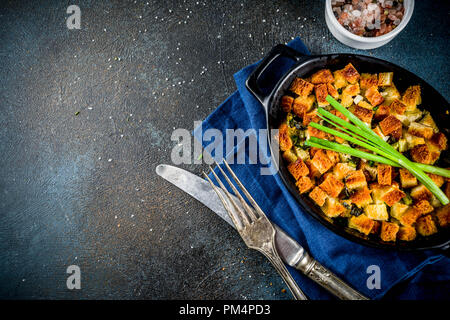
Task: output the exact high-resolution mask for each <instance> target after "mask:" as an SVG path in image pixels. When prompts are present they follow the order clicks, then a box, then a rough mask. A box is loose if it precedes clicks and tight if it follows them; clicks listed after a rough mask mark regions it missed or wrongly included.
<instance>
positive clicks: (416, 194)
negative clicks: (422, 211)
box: [411, 184, 433, 201]
mask: <svg viewBox="0 0 450 320" xmlns="http://www.w3.org/2000/svg"><path fill="white" fill-rule="evenodd" d="M432 195H433V194H432V193H431V191H430V190H428V189H427V187H425V186H424V185H423V184H420V185H418V186H417V187H414V188H412V190H411V198H413V199H414V200H415V201H420V200H428V201H430V200H431V196H432Z"/></svg>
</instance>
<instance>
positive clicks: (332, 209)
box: [322, 197, 345, 218]
mask: <svg viewBox="0 0 450 320" xmlns="http://www.w3.org/2000/svg"><path fill="white" fill-rule="evenodd" d="M322 210H323V212H324V213H325V214H326V215H327V216H328V217H330V218H335V217H338V216H340V215H341V213H343V212H344V211H345V207H344V206H343V205H342V204H341V203H340V202H339V201H338V200H336V199H335V198H330V197H328V198H327V199H326V200H325V204H324V205H323V207H322Z"/></svg>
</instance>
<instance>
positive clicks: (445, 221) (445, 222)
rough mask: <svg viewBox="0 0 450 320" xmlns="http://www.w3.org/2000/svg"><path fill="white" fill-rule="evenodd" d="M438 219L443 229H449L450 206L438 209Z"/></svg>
mask: <svg viewBox="0 0 450 320" xmlns="http://www.w3.org/2000/svg"><path fill="white" fill-rule="evenodd" d="M436 218H437V220H438V223H439V225H440V226H441V227H443V228H446V227H448V226H449V225H450V204H447V205H445V206H443V207H440V208H439V209H437V211H436Z"/></svg>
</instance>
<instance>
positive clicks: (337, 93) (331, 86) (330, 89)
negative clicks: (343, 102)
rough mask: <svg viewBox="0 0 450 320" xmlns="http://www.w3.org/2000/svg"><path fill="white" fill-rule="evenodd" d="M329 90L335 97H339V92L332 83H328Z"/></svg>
mask: <svg viewBox="0 0 450 320" xmlns="http://www.w3.org/2000/svg"><path fill="white" fill-rule="evenodd" d="M327 90H328V94H329V95H330V96H332V97H333V98H335V99H337V98H339V92H338V91H337V90H336V88H335V87H334V86H333V85H332V84H331V83H327Z"/></svg>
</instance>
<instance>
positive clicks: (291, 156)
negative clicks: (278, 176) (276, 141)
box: [283, 149, 298, 163]
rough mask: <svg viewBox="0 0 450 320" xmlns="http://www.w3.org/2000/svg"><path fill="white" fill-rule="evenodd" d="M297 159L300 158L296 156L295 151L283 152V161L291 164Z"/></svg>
mask: <svg viewBox="0 0 450 320" xmlns="http://www.w3.org/2000/svg"><path fill="white" fill-rule="evenodd" d="M297 158H298V157H297V155H296V154H295V152H294V150H292V149H289V150H286V151H285V152H283V159H284V160H286V161H287V162H289V163H291V162H295V161H297Z"/></svg>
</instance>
